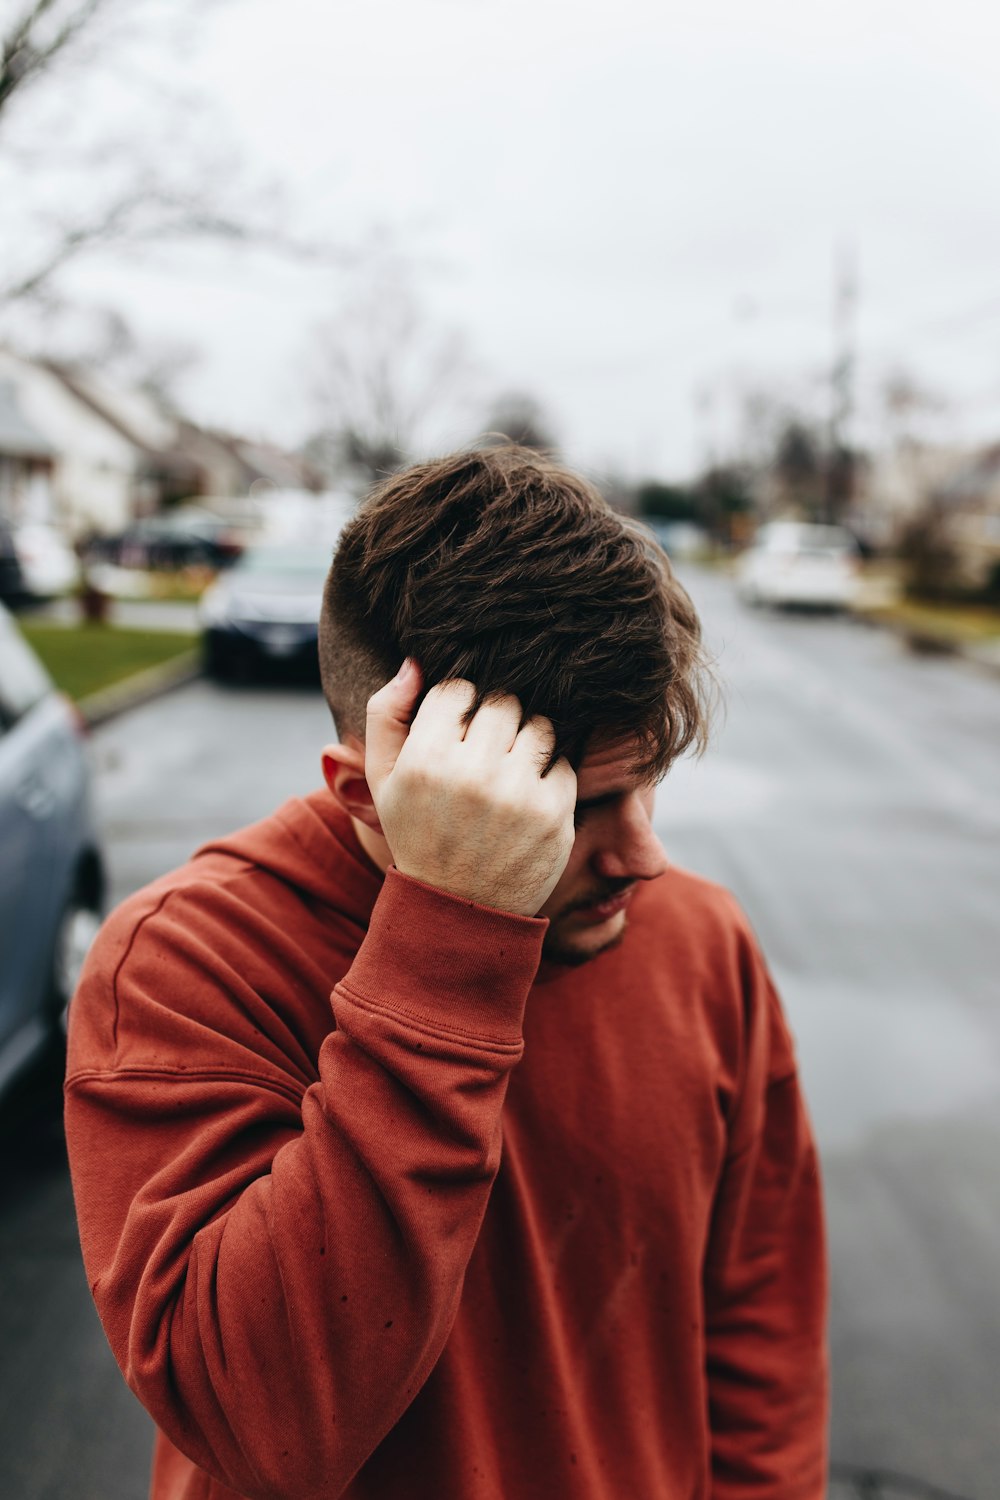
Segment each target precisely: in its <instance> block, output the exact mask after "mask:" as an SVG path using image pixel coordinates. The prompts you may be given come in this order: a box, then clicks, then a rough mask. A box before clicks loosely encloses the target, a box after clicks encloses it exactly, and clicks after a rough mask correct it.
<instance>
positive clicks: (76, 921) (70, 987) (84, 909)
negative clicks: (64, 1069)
mask: <svg viewBox="0 0 1000 1500" xmlns="http://www.w3.org/2000/svg"><path fill="white" fill-rule="evenodd" d="M100 925H101V913H100V911H99V910H98V908H97V906H96V905H95V904H94V900H93V897H91V896H89V895H88V894H87V893H86V892H85V891H84V890H82V889H78V890H76V891H74V893H73V895H72V896H71V897H70V899H69V900H68V901H67V903H66V905H65V907H64V908H63V913H62V916H61V917H60V919H59V926H58V928H57V930H56V940H55V945H54V948H53V952H52V1008H53V1014H54V1015H55V1017H56V1019H57V1020H58V1022H59V1026H60V1027H61V1029H62V1031H63V1032H65V1030H66V1023H67V1019H68V1016H69V1005H70V1001H71V1000H72V998H73V995H74V993H75V991H76V987H77V984H78V983H79V981H80V973H81V970H82V969H83V961H84V959H85V958H86V957H87V954H88V953H89V951H90V946H91V944H92V943H93V941H94V939H95V937H96V936H97V931H98V928H99V927H100Z"/></svg>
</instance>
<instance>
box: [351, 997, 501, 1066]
mask: <svg viewBox="0 0 1000 1500" xmlns="http://www.w3.org/2000/svg"><path fill="white" fill-rule="evenodd" d="M336 989H337V990H338V991H340V993H341V994H342V995H343V996H344V998H345V999H346V1000H348V1001H349V1002H350V1004H351V1005H355V1006H357V1007H358V1009H359V1010H366V1011H370V1012H371V1013H372V1014H373V1015H377V1016H387V1017H390V1018H392V1019H394V1020H399V1021H403V1022H404V1023H406V1024H407V1025H408V1026H409V1027H410V1028H411V1029H412V1030H414V1031H419V1032H422V1033H423V1035H424V1036H433V1037H438V1038H440V1040H442V1041H456V1040H457V1041H461V1042H467V1043H469V1044H470V1045H474V1046H476V1047H479V1048H482V1049H484V1050H487V1051H490V1052H503V1053H517V1052H519V1051H520V1050H521V1046H522V1040H521V1037H520V1036H517V1037H516V1038H515V1037H510V1038H506V1037H501V1036H496V1035H495V1034H488V1033H483V1032H481V1031H472V1030H470V1029H469V1028H468V1027H463V1026H451V1025H449V1024H448V1022H446V1021H432V1020H431V1019H430V1017H428V1016H425V1015H422V1014H420V1012H418V1011H412V1010H408V1009H407V1008H406V1007H405V1006H403V1005H388V1004H386V1003H385V1002H381V1001H378V1000H370V999H368V998H367V997H366V996H362V995H359V994H358V993H357V991H356V990H354V989H352V988H351V987H350V985H348V984H346V983H345V982H344V980H343V979H342V980H340V982H339V983H338V984H337V986H336Z"/></svg>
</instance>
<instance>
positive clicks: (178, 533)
mask: <svg viewBox="0 0 1000 1500" xmlns="http://www.w3.org/2000/svg"><path fill="white" fill-rule="evenodd" d="M242 550H243V539H242V536H241V535H240V534H239V531H238V528H236V527H235V526H234V525H233V523H232V522H231V521H230V520H228V519H226V518H225V517H224V516H220V515H216V514H215V513H214V512H213V511H209V510H204V509H203V508H202V507H200V506H195V505H181V506H178V507H177V508H176V509H175V510H168V511H163V512H162V513H160V514H159V515H155V516H143V517H142V518H141V519H140V520H138V521H133V523H132V524H131V526H128V527H126V529H125V530H124V531H121V532H119V533H118V534H117V535H115V536H106V537H100V538H98V539H96V540H95V541H94V542H92V543H91V544H90V546H89V547H88V549H87V560H88V562H90V563H95V562H96V563H101V562H110V563H115V564H117V565H118V566H119V567H123V568H186V567H206V568H224V567H227V566H228V565H229V564H230V563H231V562H233V560H234V559H235V558H237V557H239V555H240V553H241V552H242Z"/></svg>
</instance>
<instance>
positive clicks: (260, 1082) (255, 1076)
mask: <svg viewBox="0 0 1000 1500" xmlns="http://www.w3.org/2000/svg"><path fill="white" fill-rule="evenodd" d="M157 1078H160V1079H167V1078H169V1079H170V1080H171V1082H184V1080H186V1079H190V1080H192V1081H193V1082H197V1083H252V1084H253V1085H254V1086H255V1087H257V1088H261V1089H265V1090H266V1091H267V1092H268V1093H269V1094H277V1095H279V1096H280V1097H281V1098H284V1099H288V1100H289V1101H290V1102H291V1103H292V1104H301V1102H302V1099H303V1097H304V1095H305V1093H306V1089H305V1088H301V1089H300V1088H295V1087H294V1086H292V1085H288V1086H287V1087H286V1086H284V1085H282V1084H280V1083H277V1082H276V1081H274V1080H272V1079H267V1078H264V1077H262V1076H261V1075H260V1074H259V1073H254V1072H251V1071H250V1070H249V1069H242V1068H179V1067H178V1068H173V1067H164V1066H162V1065H158V1066H157V1067H142V1066H141V1065H140V1066H132V1067H128V1068H117V1067H111V1068H82V1069H80V1070H79V1071H78V1072H76V1073H72V1074H70V1076H69V1077H68V1078H67V1079H66V1088H67V1090H71V1089H73V1088H74V1087H75V1086H76V1085H77V1084H85V1083H105V1084H114V1083H117V1082H119V1081H126V1080H128V1079H157Z"/></svg>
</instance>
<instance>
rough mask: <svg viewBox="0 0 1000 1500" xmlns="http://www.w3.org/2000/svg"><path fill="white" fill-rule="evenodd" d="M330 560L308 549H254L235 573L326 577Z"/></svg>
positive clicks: (244, 555)
mask: <svg viewBox="0 0 1000 1500" xmlns="http://www.w3.org/2000/svg"><path fill="white" fill-rule="evenodd" d="M329 566H330V560H329V558H328V557H325V556H324V555H323V554H322V553H321V552H316V551H315V550H313V549H309V548H306V547H252V548H250V550H249V551H247V552H244V554H243V556H242V557H241V558H240V560H239V562H238V563H237V564H236V569H235V571H237V572H239V573H254V574H258V575H260V574H273V573H281V574H284V575H286V576H290V577H294V578H302V579H306V578H310V577H313V578H318V579H320V580H322V579H323V578H325V577H326V573H327V569H328V568H329Z"/></svg>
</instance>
